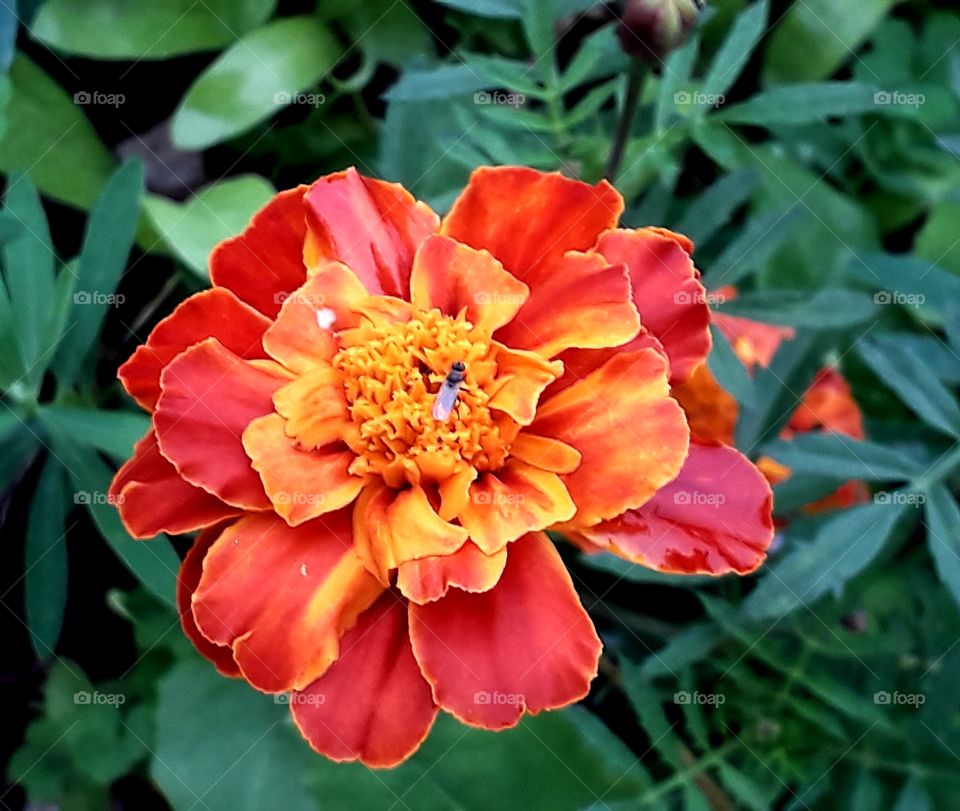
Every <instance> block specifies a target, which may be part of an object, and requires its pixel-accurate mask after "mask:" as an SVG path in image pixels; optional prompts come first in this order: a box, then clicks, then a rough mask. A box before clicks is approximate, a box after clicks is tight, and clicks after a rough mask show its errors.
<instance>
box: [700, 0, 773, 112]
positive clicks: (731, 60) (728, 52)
mask: <svg viewBox="0 0 960 811" xmlns="http://www.w3.org/2000/svg"><path fill="white" fill-rule="evenodd" d="M767 11H768V3H767V0H762V2H760V3H757V4H756V5H752V6H750V7H749V8H748V9H746V10H745V11H744V12H742V13H741V14H740V15H738V16H737V19H736V21H735V22H734V24H733V27H732V28H731V29H730V33H729V34H727V38H726V39H725V40H724V41H723V45H721V46H720V50H718V51H717V54H716V56H714V58H713V61H712V62H711V63H710V69H709V70H708V71H707V75H706V77H705V78H704V80H703V84H702V85H701V87H700V92H701V93H703V94H704V95H706V96H713V97H716V96H722V95H724V94H725V93H726V92H727V90H729V89H730V88H731V87H732V86H733V83H734V82H735V81H736V80H737V78H738V77H739V76H740V73H741V71H742V70H743V69H744V67H745V66H746V64H747V62H749V61H750V56H751V54H752V53H753V50H754V48H756V47H757V43H759V42H760V38H761V37H762V36H763V32H764V31H765V30H766V27H767Z"/></svg>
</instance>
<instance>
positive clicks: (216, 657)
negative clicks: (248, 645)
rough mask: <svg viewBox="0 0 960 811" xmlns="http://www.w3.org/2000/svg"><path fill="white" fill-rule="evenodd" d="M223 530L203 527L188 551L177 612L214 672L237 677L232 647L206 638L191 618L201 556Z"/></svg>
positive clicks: (181, 570)
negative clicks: (210, 663) (213, 668)
mask: <svg viewBox="0 0 960 811" xmlns="http://www.w3.org/2000/svg"><path fill="white" fill-rule="evenodd" d="M222 532H223V527H219V528H213V529H207V530H204V531H203V532H201V533H200V534H199V535H198V536H197V540H196V541H194V543H193V546H191V547H190V549H189V550H188V551H187V554H186V556H185V557H184V559H183V563H181V564H180V573H179V574H178V575H177V611H178V612H179V614H180V626H181V627H182V628H183V633H184V634H185V635H186V637H187V639H189V640H190V641H191V642H192V643H193V646H194V647H195V648H196V649H197V652H198V653H199V654H200V655H201V656H203V657H204V658H205V659H208V660H209V661H211V662H212V663H213V666H214V667H215V668H216V669H217V672H219V673H221V674H222V675H224V676H230V677H237V676H239V675H240V668H239V667H238V666H237V663H236V662H235V661H234V659H233V650H232V649H231V648H229V647H228V646H226V645H215V644H214V643H213V642H211V641H210V640H209V639H207V638H206V637H205V636H204V635H203V634H201V633H200V629H199V628H197V623H196V621H195V620H194V618H193V602H192V601H193V592H194V591H196V588H197V586H198V585H199V583H200V576H201V575H202V574H203V559H204V558H205V557H206V556H207V552H208V551H209V549H210V547H211V546H212V545H213V542H214V541H215V540H216V539H217V538H218V537H219V536H220V534H221V533H222Z"/></svg>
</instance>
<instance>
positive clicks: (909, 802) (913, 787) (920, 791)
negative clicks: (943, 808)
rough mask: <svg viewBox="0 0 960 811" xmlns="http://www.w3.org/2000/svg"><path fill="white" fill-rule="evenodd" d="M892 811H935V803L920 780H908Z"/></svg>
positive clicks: (914, 777)
mask: <svg viewBox="0 0 960 811" xmlns="http://www.w3.org/2000/svg"><path fill="white" fill-rule="evenodd" d="M892 811H933V801H932V800H931V799H930V795H929V794H928V793H927V790H926V789H925V788H924V786H923V783H922V782H921V781H920V778H918V777H916V776H911V777H909V778H907V781H906V783H904V784H903V789H902V790H901V792H900V794H899V796H898V797H897V803H896V805H894V806H893V809H892Z"/></svg>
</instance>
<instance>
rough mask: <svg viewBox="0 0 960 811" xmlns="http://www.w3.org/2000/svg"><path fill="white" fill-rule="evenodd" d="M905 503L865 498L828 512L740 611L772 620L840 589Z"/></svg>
mask: <svg viewBox="0 0 960 811" xmlns="http://www.w3.org/2000/svg"><path fill="white" fill-rule="evenodd" d="M907 509H908V508H907V505H906V504H905V503H904V502H899V501H898V502H896V503H890V504H886V503H873V504H864V505H861V506H859V507H854V508H852V509H850V510H846V511H844V512H841V513H839V514H838V515H837V516H836V517H834V518H831V519H830V520H828V521H827V522H826V523H824V524H823V525H822V526H821V528H820V530H819V531H818V532H817V534H816V537H815V538H814V539H813V541H811V542H810V543H808V544H804V545H802V546H795V547H794V548H793V549H792V550H791V551H790V552H788V553H787V554H786V555H785V556H784V557H783V558H782V559H781V560H778V561H777V562H776V563H774V564H773V565H772V566H770V567H769V571H768V573H767V575H766V576H765V577H764V578H763V579H762V580H761V581H760V584H759V585H758V586H757V588H756V589H754V590H753V592H751V594H750V596H749V597H747V599H746V600H744V602H743V605H742V609H743V611H744V613H745V615H746V616H747V617H748V618H749V619H751V620H772V619H776V618H779V617H782V616H785V615H787V614H789V613H791V612H792V611H795V610H796V609H797V608H799V607H800V606H802V605H812V604H813V603H815V602H816V601H817V600H819V599H820V598H821V597H822V596H823V595H824V594H827V593H828V592H839V591H840V589H842V588H843V586H844V584H845V583H847V581H849V580H851V579H852V578H853V577H855V576H856V575H858V574H859V573H860V572H862V571H863V570H864V569H866V568H867V566H869V565H870V563H872V562H873V560H874V559H875V558H876V557H877V555H879V554H880V552H881V551H882V550H883V548H884V546H885V545H886V543H887V541H888V540H889V539H890V536H891V535H892V534H893V531H894V528H895V527H896V525H897V521H898V519H900V517H901V516H903V515H904V513H905V512H906V511H907Z"/></svg>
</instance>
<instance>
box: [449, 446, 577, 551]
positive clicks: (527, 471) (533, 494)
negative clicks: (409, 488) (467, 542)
mask: <svg viewBox="0 0 960 811" xmlns="http://www.w3.org/2000/svg"><path fill="white" fill-rule="evenodd" d="M576 511H577V508H576V505H575V504H574V503H573V500H572V499H571V498H570V494H569V493H568V492H567V488H566V487H564V486H563V480H562V479H561V478H560V476H558V475H557V474H556V473H550V472H548V471H546V470H540V469H539V468H535V467H531V466H530V465H528V464H526V463H524V462H521V461H519V460H516V459H509V460H507V463H506V465H504V466H503V467H502V468H500V469H499V470H497V471H496V472H488V473H483V474H481V476H480V478H479V479H477V481H475V482H474V483H473V484H472V485H471V486H470V501H469V502H467V505H466V506H465V507H464V508H463V509H462V510H461V511H460V514H459V516H458V517H459V519H460V523H461V524H463V526H464V527H465V528H466V530H467V532H469V533H470V538H471V540H472V541H473V542H474V543H475V544H476V545H477V546H479V547H480V549H481V550H483V552H485V553H486V554H488V555H492V554H494V553H495V552H497V551H499V550H500V549H503V547H504V546H506V545H507V544H508V543H509V542H510V541H513V540H516V539H517V538H519V537H520V536H521V535H525V534H526V533H528V532H533V531H536V530H539V529H546V528H547V527H550V526H553V525H554V524H559V523H562V522H563V521H568V520H569V519H571V518H573V516H574V513H576Z"/></svg>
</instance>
